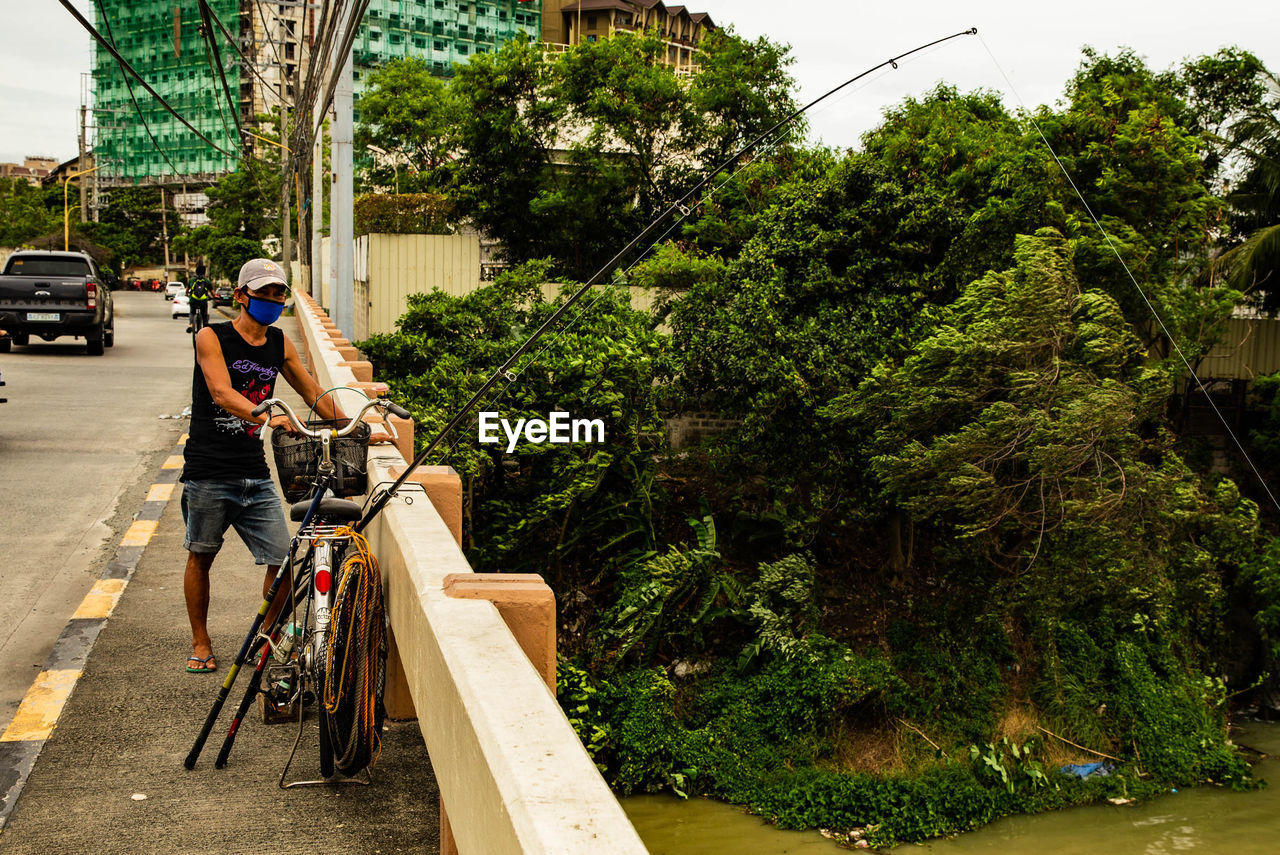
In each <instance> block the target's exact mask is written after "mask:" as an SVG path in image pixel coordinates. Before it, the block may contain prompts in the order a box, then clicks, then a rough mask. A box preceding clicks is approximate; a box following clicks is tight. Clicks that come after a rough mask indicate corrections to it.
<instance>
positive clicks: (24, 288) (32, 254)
mask: <svg viewBox="0 0 1280 855" xmlns="http://www.w3.org/2000/svg"><path fill="white" fill-rule="evenodd" d="M115 323H116V321H115V312H114V310H113V307H112V303H111V291H110V290H109V289H108V288H107V287H106V285H104V284H103V280H102V277H101V275H100V274H99V273H98V266H97V265H96V264H95V263H94V261H93V259H92V258H90V257H89V256H88V255H85V254H84V253H82V252H36V251H30V250H24V251H21V252H15V253H14V254H13V255H11V256H9V258H8V260H7V261H5V265H4V272H3V273H2V274H0V329H2V330H5V331H7V332H8V333H9V337H8V338H0V353H5V352H7V351H8V350H9V349H10V348H11V347H12V346H13V345H15V344H16V345H20V346H26V345H27V344H28V343H30V341H31V337H32V336H36V337H39V338H42V339H44V340H45V341H53V340H54V339H56V338H58V337H60V336H68V335H69V336H75V337H76V338H81V337H83V338H84V340H85V345H86V348H87V352H88V353H89V355H90V356H101V355H102V352H103V348H104V347H111V346H112V345H113V344H115V332H116V331H115Z"/></svg>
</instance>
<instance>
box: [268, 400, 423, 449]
mask: <svg viewBox="0 0 1280 855" xmlns="http://www.w3.org/2000/svg"><path fill="white" fill-rule="evenodd" d="M273 407H279V408H280V409H281V410H283V411H284V414H285V415H286V416H288V417H289V422H290V424H292V425H293V427H294V429H295V430H297V431H298V433H300V434H302V435H303V436H309V437H311V438H312V439H320V438H321V437H322V434H323V433H324V432H325V431H330V434H329V435H330V436H332V437H334V438H335V439H336V438H339V437H344V436H346V435H347V434H349V433H351V432H352V431H354V430H355V429H356V426H357V425H358V424H360V419H361V417H362V416H363V415H364V414H365V413H367V412H368V411H369V410H371V409H373V408H374V407H377V408H379V409H382V410H385V411H387V412H389V413H391V414H392V415H393V416H398V417H400V418H402V419H407V418H409V411H408V410H406V409H405V408H404V407H402V406H400V405H399V404H396V403H393V402H391V401H388V400H387V399H386V398H374V399H373V400H371V401H367V402H366V403H365V405H364V406H363V407H361V408H360V412H358V413H356V414H355V415H354V416H352V417H351V419H350V420H349V421H348V422H347V426H346V427H344V428H341V429H339V430H333V429H332V428H322V429H321V430H312V429H311V428H308V427H307V426H306V425H305V424H303V423H302V422H301V421H299V420H298V416H297V415H296V414H295V413H294V412H293V410H292V409H291V408H290V407H289V405H288V404H286V403H285V402H284V401H282V400H280V399H279V398H268V399H267V400H265V401H263V402H262V403H261V404H259V405H258V406H256V407H254V408H253V415H255V416H260V415H262V414H263V413H265V412H268V411H269V410H271V409H272V408H273ZM388 427H390V424H388ZM394 430H395V429H394V428H392V431H394ZM392 435H393V436H394V435H395V434H394V433H393V434H392Z"/></svg>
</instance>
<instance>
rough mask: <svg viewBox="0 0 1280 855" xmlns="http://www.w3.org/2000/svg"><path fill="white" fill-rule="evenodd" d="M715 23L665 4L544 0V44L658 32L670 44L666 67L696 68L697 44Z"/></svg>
mask: <svg viewBox="0 0 1280 855" xmlns="http://www.w3.org/2000/svg"><path fill="white" fill-rule="evenodd" d="M715 28H716V25H715V22H714V21H712V20H711V16H710V15H708V14H707V13H706V12H690V11H689V8H688V7H687V6H676V5H671V4H667V3H664V2H662V0H542V40H543V41H544V42H548V43H550V44H557V45H576V44H581V43H582V42H594V41H597V40H599V39H607V38H609V37H610V36H612V35H613V34H614V33H617V32H636V31H649V30H656V31H657V32H658V33H659V34H660V35H661V36H662V38H663V41H665V42H666V44H667V57H666V59H667V63H668V64H669V65H673V66H675V67H676V68H690V67H692V66H696V65H697V64H698V63H697V52H698V44H699V42H701V41H702V38H703V37H704V36H705V35H706V34H707V33H709V32H710V31H711V30H714V29H715Z"/></svg>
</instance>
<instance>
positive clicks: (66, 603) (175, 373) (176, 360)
mask: <svg viewBox="0 0 1280 855" xmlns="http://www.w3.org/2000/svg"><path fill="white" fill-rule="evenodd" d="M115 300H116V303H115V306H116V310H115V311H116V323H115V329H116V337H115V340H116V344H115V347H112V348H108V349H107V352H106V354H105V355H103V356H87V355H86V354H85V352H84V351H85V348H84V342H83V341H82V340H76V339H69V338H63V339H58V340H56V341H54V342H43V341H39V340H34V341H33V343H32V344H31V346H30V347H14V348H13V351H12V352H11V353H7V354H0V374H3V375H4V380H5V383H6V384H7V385H6V386H5V387H4V389H3V390H2V391H3V394H2V395H0V397H7V398H8V399H9V402H8V403H7V404H0V730H3V728H4V727H5V726H7V725H8V723H9V721H10V720H11V719H12V718H13V714H14V712H15V711H16V710H17V707H18V703H19V701H21V699H22V696H23V693H24V692H26V690H27V688H28V686H29V685H30V684H31V681H32V679H33V678H34V677H35V676H36V674H37V673H38V672H39V670H40V668H41V667H42V666H43V665H44V662H45V657H46V656H48V654H49V650H50V648H51V647H52V646H53V642H54V641H55V640H56V639H57V637H58V633H60V632H61V631H62V628H63V626H64V625H65V624H66V622H67V619H68V618H69V617H70V616H71V614H72V613H73V612H74V611H75V610H76V607H77V606H78V605H79V604H80V601H81V600H82V599H83V597H84V595H85V594H86V593H87V592H88V591H89V589H90V588H91V587H92V586H93V583H94V582H95V581H96V580H97V578H98V575H99V573H100V572H101V568H102V565H103V564H104V563H105V562H106V561H107V560H108V558H109V557H110V556H109V554H108V553H109V551H110V549H113V548H114V547H115V544H116V542H117V541H118V540H119V536H120V533H121V532H122V531H123V530H124V529H125V528H127V527H128V525H129V523H130V521H131V519H132V516H133V514H134V513H135V512H136V511H137V510H138V508H139V507H140V505H141V503H142V500H143V498H144V496H145V494H146V490H147V487H148V486H149V484H150V479H151V476H152V475H153V474H154V472H155V470H156V468H157V467H158V465H159V460H160V458H162V457H163V455H164V454H166V453H167V452H168V451H169V450H171V449H172V448H173V446H174V444H175V443H176V442H177V440H178V437H179V436H180V435H181V434H182V433H183V432H185V430H186V427H187V422H186V420H173V419H161V418H160V416H161V415H166V416H172V415H174V414H177V413H180V412H182V410H183V408H184V407H186V406H187V405H188V404H189V403H190V399H191V368H192V350H191V338H190V336H188V335H187V334H186V333H185V332H184V329H185V327H186V324H184V323H183V322H182V321H180V320H173V319H172V318H171V317H170V315H169V312H170V304H169V303H168V302H167V301H165V299H164V298H163V297H162V296H161V295H159V294H152V293H138V292H117V293H116V294H115Z"/></svg>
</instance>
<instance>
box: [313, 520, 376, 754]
mask: <svg viewBox="0 0 1280 855" xmlns="http://www.w3.org/2000/svg"><path fill="white" fill-rule="evenodd" d="M337 534H338V535H339V536H349V537H350V538H351V545H350V547H349V550H350V551H349V554H348V556H347V558H346V560H344V561H343V562H342V567H341V569H340V571H339V574H338V585H337V589H336V591H335V592H334V598H333V612H332V617H331V619H330V624H329V640H328V643H327V644H326V645H325V647H326V650H325V680H324V692H323V694H324V699H323V700H324V705H325V710H326V711H327V712H328V713H329V715H330V732H331V735H332V742H333V746H334V762H335V765H336V766H337V768H338V771H340V772H342V773H343V774H344V775H354V774H356V773H357V772H359V771H360V770H361V769H364V768H365V767H366V766H374V765H376V764H377V762H378V756H379V753H380V752H381V749H382V736H381V731H382V719H383V709H382V693H383V688H384V686H385V683H386V653H387V644H386V617H385V613H384V610H383V604H382V573H381V571H380V570H379V569H378V561H377V559H376V558H375V557H374V556H373V553H372V551H370V549H369V542H368V541H367V540H365V538H364V537H363V536H361V535H360V534H357V533H356V532H355V531H353V530H352V529H350V528H344V529H339V530H338V532H337Z"/></svg>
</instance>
